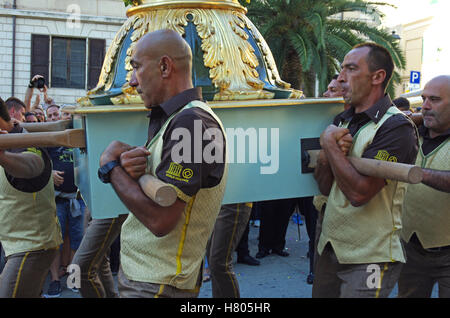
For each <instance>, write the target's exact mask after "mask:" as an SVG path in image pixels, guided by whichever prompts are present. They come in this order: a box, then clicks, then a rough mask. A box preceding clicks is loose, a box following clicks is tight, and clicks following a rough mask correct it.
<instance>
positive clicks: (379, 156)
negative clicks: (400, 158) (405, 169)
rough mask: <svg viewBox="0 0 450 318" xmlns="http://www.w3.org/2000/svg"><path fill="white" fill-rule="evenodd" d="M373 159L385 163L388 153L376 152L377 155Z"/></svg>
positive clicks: (384, 151) (383, 151)
mask: <svg viewBox="0 0 450 318" xmlns="http://www.w3.org/2000/svg"><path fill="white" fill-rule="evenodd" d="M374 159H377V160H383V161H387V160H388V159H389V152H387V151H386V150H378V153H377V155H376V156H375V157H374Z"/></svg>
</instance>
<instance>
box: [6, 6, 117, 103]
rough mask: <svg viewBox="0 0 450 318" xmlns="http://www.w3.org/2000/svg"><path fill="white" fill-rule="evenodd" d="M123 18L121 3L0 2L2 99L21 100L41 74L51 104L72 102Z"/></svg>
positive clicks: (93, 80) (93, 75)
mask: <svg viewBox="0 0 450 318" xmlns="http://www.w3.org/2000/svg"><path fill="white" fill-rule="evenodd" d="M125 20H126V8H125V7H124V4H123V1H122V0H0V75H1V76H2V79H3V85H1V86H0V97H2V98H3V99H6V98H8V97H10V96H16V97H18V98H20V99H22V100H23V98H24V97H25V91H26V88H27V86H28V84H29V82H30V79H31V78H32V77H33V76H34V75H36V74H39V75H43V76H44V77H45V80H46V85H47V86H48V88H49V90H48V95H49V96H50V97H52V98H53V99H54V101H55V103H57V104H60V105H62V104H74V103H76V99H77V98H78V97H81V96H85V95H86V90H88V89H90V88H92V87H95V85H96V84H97V80H98V76H99V74H100V70H101V67H102V63H103V58H104V55H105V52H106V50H107V48H108V46H109V44H110V43H111V41H112V39H113V38H114V37H115V35H116V33H117V31H118V30H119V28H120V26H121V25H122V24H123V23H124V21H125ZM35 91H36V94H39V92H38V91H37V90H35ZM41 97H42V96H41ZM34 98H35V97H33V102H34ZM42 100H43V99H42V98H41V101H42Z"/></svg>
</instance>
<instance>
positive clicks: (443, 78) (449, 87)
mask: <svg viewBox="0 0 450 318" xmlns="http://www.w3.org/2000/svg"><path fill="white" fill-rule="evenodd" d="M426 85H436V86H440V87H442V89H444V91H447V93H448V94H450V75H439V76H436V77H434V78H432V79H431V80H430V81H429V82H428V83H427V84H426ZM426 85H425V86H426Z"/></svg>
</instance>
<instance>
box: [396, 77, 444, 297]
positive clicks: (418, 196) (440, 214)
mask: <svg viewBox="0 0 450 318" xmlns="http://www.w3.org/2000/svg"><path fill="white" fill-rule="evenodd" d="M422 98H423V106H422V114H423V125H421V126H419V134H420V145H421V148H420V152H419V155H418V156H417V161H416V165H419V166H421V167H422V168H423V172H424V178H423V181H422V183H420V184H414V185H409V187H408V191H407V193H406V196H405V202H404V211H403V215H402V221H403V230H402V239H403V240H404V241H405V242H406V244H405V250H406V264H405V266H404V267H403V270H402V273H401V275H400V279H399V281H398V292H399V297H421V298H423V297H430V296H431V292H432V290H433V286H434V284H435V283H438V284H439V297H446V298H448V297H450V214H449V207H450V194H449V193H450V160H449V155H450V76H449V75H447V76H438V77H435V78H433V79H432V80H431V81H430V82H428V83H427V84H426V85H425V87H424V90H423V93H422Z"/></svg>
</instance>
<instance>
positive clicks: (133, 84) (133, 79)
mask: <svg viewBox="0 0 450 318" xmlns="http://www.w3.org/2000/svg"><path fill="white" fill-rule="evenodd" d="M129 84H130V86H131V87H136V86H138V84H139V83H138V81H137V78H136V71H133V74H131V78H130V81H129Z"/></svg>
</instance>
